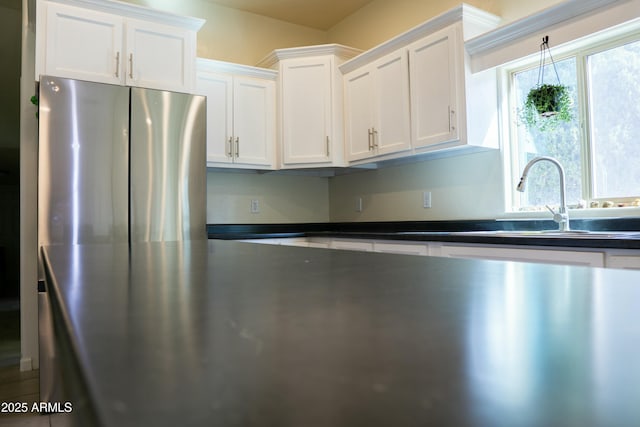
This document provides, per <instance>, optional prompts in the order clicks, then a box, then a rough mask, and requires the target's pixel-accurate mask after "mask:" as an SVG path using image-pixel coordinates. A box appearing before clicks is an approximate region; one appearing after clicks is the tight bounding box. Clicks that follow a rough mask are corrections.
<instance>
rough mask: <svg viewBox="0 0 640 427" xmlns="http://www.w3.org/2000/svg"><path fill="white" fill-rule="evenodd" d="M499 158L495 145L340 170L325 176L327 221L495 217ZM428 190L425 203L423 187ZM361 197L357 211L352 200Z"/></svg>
mask: <svg viewBox="0 0 640 427" xmlns="http://www.w3.org/2000/svg"><path fill="white" fill-rule="evenodd" d="M501 164H502V159H501V156H500V153H499V152H498V151H497V150H495V151H489V152H482V153H474V154H468V155H460V156H455V157H447V158H441V159H437V160H428V161H423V162H419V163H412V164H407V165H402V166H392V167H387V168H383V169H379V170H372V171H366V172H361V173H354V174H352V175H342V176H338V177H334V178H331V179H330V180H329V194H330V197H329V205H330V209H331V213H330V215H331V220H332V221H337V222H341V221H420V220H446V219H482V218H495V217H496V215H498V214H499V213H500V212H501V211H502V203H503V202H502V201H503V191H502V168H501ZM425 191H428V192H431V204H432V207H431V208H427V209H425V208H424V207H423V193H424V192H425ZM360 197H361V198H362V202H363V203H362V212H356V200H357V199H358V198H360Z"/></svg>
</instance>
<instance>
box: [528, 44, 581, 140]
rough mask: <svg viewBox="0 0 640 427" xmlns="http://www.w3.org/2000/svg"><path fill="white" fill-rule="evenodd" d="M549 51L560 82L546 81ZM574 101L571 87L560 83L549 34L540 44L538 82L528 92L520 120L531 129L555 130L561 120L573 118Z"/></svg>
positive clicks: (567, 120)
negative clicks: (546, 53)
mask: <svg viewBox="0 0 640 427" xmlns="http://www.w3.org/2000/svg"><path fill="white" fill-rule="evenodd" d="M547 51H548V52H549V58H550V59H551V64H552V65H553V69H554V71H555V74H556V78H557V79H558V84H547V83H544V68H545V52H547ZM572 110H573V101H572V97H571V93H570V90H569V87H567V86H565V85H563V84H561V83H560V77H559V76H558V70H557V69H556V64H555V62H553V57H552V56H551V51H550V50H549V36H545V37H544V38H543V39H542V44H541V45H540V65H539V67H538V84H537V85H536V86H535V87H533V88H532V89H531V90H530V91H529V93H528V94H527V99H526V100H525V102H524V105H523V107H522V109H521V110H520V111H519V118H520V121H521V122H523V123H524V124H525V125H526V126H527V127H528V128H529V129H538V130H540V131H543V132H544V131H548V130H553V129H554V128H556V127H557V125H558V124H560V123H561V122H569V121H571V120H572V119H573V111H572Z"/></svg>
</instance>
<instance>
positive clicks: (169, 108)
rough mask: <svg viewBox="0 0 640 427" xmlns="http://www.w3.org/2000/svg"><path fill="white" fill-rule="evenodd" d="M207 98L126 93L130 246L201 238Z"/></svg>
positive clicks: (155, 92) (142, 91)
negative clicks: (128, 129) (128, 144)
mask: <svg viewBox="0 0 640 427" xmlns="http://www.w3.org/2000/svg"><path fill="white" fill-rule="evenodd" d="M205 109H206V98H205V97H203V96H194V95H188V94H183V93H172V92H165V91H158V90H151V89H142V88H132V89H131V152H130V155H131V171H130V178H131V183H130V185H131V196H130V205H129V206H130V210H131V212H130V218H131V224H130V238H131V241H132V242H151V241H180V240H200V239H206V237H207V236H206V160H205V158H206V156H205V154H206V153H205V150H206V140H205V132H206V130H205V129H206V111H205Z"/></svg>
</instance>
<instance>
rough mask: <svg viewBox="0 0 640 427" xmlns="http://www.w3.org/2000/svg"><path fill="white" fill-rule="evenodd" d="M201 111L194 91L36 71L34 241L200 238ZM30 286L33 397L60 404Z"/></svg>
mask: <svg viewBox="0 0 640 427" xmlns="http://www.w3.org/2000/svg"><path fill="white" fill-rule="evenodd" d="M205 109H206V99H205V97H202V96H194V95H188V94H182V93H171V92H165V91H158V90H150V89H142V88H130V87H125V86H114V85H108V84H100V83H91V82H85V81H77V80H70V79H64V78H59V77H50V76H42V77H41V78H40V93H39V112H38V114H39V142H38V144H39V157H38V243H39V246H40V247H41V246H44V245H57V244H100V243H128V244H132V243H136V242H143V241H182V240H194V239H206V237H207V236H206V224H205V221H206V219H205V217H206V214H205V209H206V200H205V199H206V189H205V187H206V163H205V162H206V160H205V150H206V142H205V133H206V130H205V128H206V124H205V123H206V111H205ZM40 264H41V263H40ZM39 276H40V278H41V279H43V278H44V277H43V276H44V274H43V271H42V266H41V267H40V273H39ZM38 287H39V291H40V292H39V296H38V303H39V328H40V334H39V335H40V400H41V401H43V402H56V401H63V400H61V399H62V398H61V397H60V392H61V390H60V389H58V388H57V387H58V386H59V384H60V381H58V379H57V378H56V376H57V375H59V374H58V372H59V369H58V367H57V364H58V363H59V362H60V361H59V360H58V359H56V356H55V355H56V354H57V350H56V348H55V346H56V343H55V340H54V333H53V328H52V324H51V319H50V316H51V311H50V310H51V308H50V301H49V298H48V295H47V292H46V287H45V286H44V280H41V281H40V283H39V284H38Z"/></svg>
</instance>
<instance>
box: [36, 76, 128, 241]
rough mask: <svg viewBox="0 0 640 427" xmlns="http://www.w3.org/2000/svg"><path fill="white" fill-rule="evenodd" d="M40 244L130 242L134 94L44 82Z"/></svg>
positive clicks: (66, 81)
mask: <svg viewBox="0 0 640 427" xmlns="http://www.w3.org/2000/svg"><path fill="white" fill-rule="evenodd" d="M39 102H40V108H39V147H38V156H39V158H38V240H39V245H40V246H42V245H51V244H76V243H103V242H105V243H106V242H127V240H128V178H127V172H128V157H129V143H128V140H129V138H128V129H129V125H128V123H129V118H128V115H129V88H126V87H121V86H112V85H107V84H97V83H88V82H83V81H77V80H69V79H63V78H59V77H50V76H43V77H42V78H41V79H40V100H39Z"/></svg>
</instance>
